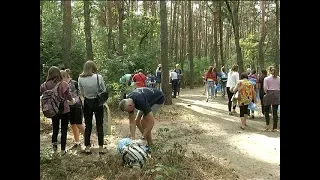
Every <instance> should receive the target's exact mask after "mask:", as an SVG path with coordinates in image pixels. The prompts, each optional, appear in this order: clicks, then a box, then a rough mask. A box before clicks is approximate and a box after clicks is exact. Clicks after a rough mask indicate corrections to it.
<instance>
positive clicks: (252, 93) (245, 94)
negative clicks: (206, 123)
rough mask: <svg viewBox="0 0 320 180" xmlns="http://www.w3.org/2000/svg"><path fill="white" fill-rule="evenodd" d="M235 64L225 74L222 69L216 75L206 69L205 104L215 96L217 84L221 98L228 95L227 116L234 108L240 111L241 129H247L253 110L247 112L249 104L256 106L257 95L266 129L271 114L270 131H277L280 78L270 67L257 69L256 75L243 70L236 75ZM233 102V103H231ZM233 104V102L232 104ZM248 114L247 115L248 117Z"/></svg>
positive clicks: (212, 69) (213, 71)
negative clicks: (248, 118)
mask: <svg viewBox="0 0 320 180" xmlns="http://www.w3.org/2000/svg"><path fill="white" fill-rule="evenodd" d="M238 71H239V67H238V65H234V66H232V68H231V69H230V70H229V72H228V73H226V70H225V67H222V68H221V71H220V72H219V73H218V72H217V69H216V68H215V67H212V66H210V67H209V68H208V70H206V72H205V74H204V76H203V79H204V85H205V86H204V93H203V94H205V93H206V96H207V98H206V102H208V100H209V97H210V96H211V98H212V99H213V98H215V97H216V96H217V86H218V85H220V89H221V94H222V97H224V96H225V92H227V95H228V111H229V115H234V114H236V113H237V112H236V107H237V105H238V106H239V109H240V119H241V129H245V126H247V122H246V118H247V116H249V117H251V118H252V119H254V110H250V109H248V106H249V105H250V104H252V103H253V104H256V103H257V96H259V98H260V100H261V111H262V114H263V115H264V116H265V120H266V128H265V130H270V129H271V127H270V115H269V114H270V112H271V109H272V114H273V127H272V131H277V123H278V113H277V112H278V111H277V110H278V106H279V105H280V76H279V75H278V72H277V70H276V68H275V67H274V66H270V67H269V68H268V72H267V70H264V69H263V70H261V73H260V74H259V75H257V73H256V71H255V70H251V68H248V69H247V72H243V73H241V74H240V75H239V73H238ZM234 99H236V101H234ZM233 102H237V103H233ZM250 114H251V115H250Z"/></svg>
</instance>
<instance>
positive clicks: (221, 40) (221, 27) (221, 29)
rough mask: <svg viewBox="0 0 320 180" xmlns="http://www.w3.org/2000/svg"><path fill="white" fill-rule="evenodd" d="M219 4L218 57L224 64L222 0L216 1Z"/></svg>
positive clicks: (222, 64) (223, 64)
mask: <svg viewBox="0 0 320 180" xmlns="http://www.w3.org/2000/svg"><path fill="white" fill-rule="evenodd" d="M218 6H219V36H220V59H221V66H225V62H224V57H223V23H222V11H221V6H222V1H219V2H218Z"/></svg>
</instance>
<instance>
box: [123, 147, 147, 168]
mask: <svg viewBox="0 0 320 180" xmlns="http://www.w3.org/2000/svg"><path fill="white" fill-rule="evenodd" d="M120 153H121V154H122V163H123V165H127V166H129V167H133V166H135V165H137V164H139V165H140V168H142V166H143V164H145V163H146V162H147V158H148V154H147V153H146V152H145V151H144V149H143V148H142V147H141V146H140V145H139V144H138V143H136V142H131V143H130V144H128V145H124V146H123V147H122V149H121V151H120Z"/></svg>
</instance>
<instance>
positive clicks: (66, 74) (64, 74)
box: [60, 70, 70, 78]
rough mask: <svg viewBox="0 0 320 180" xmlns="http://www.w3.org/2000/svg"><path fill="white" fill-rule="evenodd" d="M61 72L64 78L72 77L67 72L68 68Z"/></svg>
mask: <svg viewBox="0 0 320 180" xmlns="http://www.w3.org/2000/svg"><path fill="white" fill-rule="evenodd" d="M60 74H61V77H62V78H70V75H69V73H68V72H67V70H60Z"/></svg>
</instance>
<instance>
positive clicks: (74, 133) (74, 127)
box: [71, 124, 80, 143]
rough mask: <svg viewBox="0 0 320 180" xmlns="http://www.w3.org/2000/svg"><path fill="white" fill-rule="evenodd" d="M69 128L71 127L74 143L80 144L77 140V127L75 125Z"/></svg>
mask: <svg viewBox="0 0 320 180" xmlns="http://www.w3.org/2000/svg"><path fill="white" fill-rule="evenodd" d="M71 127H72V132H73V137H74V141H75V142H76V143H79V142H80V139H79V129H78V127H77V125H76V124H72V125H71Z"/></svg>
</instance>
